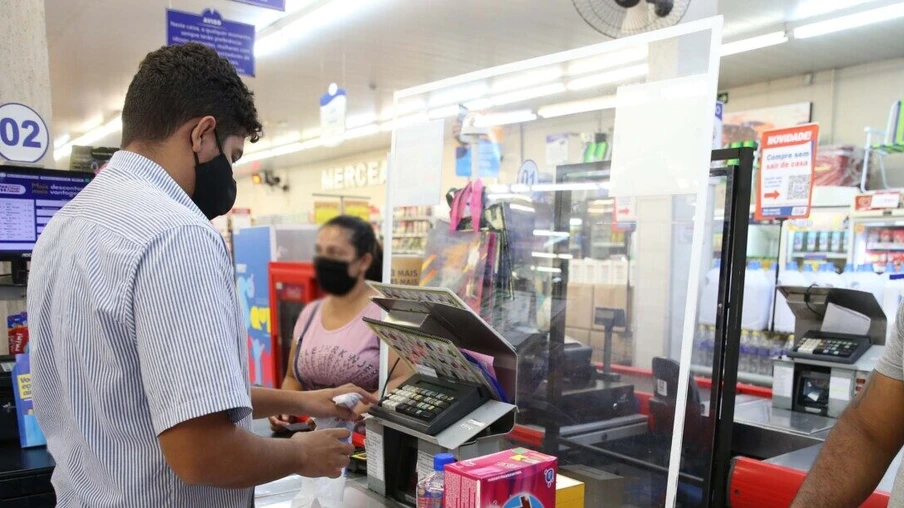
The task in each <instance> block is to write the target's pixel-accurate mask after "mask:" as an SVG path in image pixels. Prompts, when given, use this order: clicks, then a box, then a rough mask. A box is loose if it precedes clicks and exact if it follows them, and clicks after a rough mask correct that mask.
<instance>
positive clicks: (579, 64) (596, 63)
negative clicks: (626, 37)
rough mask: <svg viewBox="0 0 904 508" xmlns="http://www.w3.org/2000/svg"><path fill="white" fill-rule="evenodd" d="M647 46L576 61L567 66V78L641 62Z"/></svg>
mask: <svg viewBox="0 0 904 508" xmlns="http://www.w3.org/2000/svg"><path fill="white" fill-rule="evenodd" d="M647 53H648V51H647V46H646V45H644V46H641V47H637V48H631V49H625V50H622V51H616V52H613V53H605V54H602V55H597V56H593V57H589V58H584V59H582V60H577V61H575V62H573V63H572V64H571V65H569V66H568V75H569V76H579V75H581V74H588V73H591V72H597V71H602V70H605V69H612V68H615V67H620V66H622V65H628V64H632V63H637V62H642V61H644V60H646V58H647Z"/></svg>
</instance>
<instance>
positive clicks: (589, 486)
mask: <svg viewBox="0 0 904 508" xmlns="http://www.w3.org/2000/svg"><path fill="white" fill-rule="evenodd" d="M562 472H563V473H565V474H567V475H568V476H569V477H570V478H573V479H575V480H579V481H581V482H583V483H584V504H585V505H586V506H593V507H600V508H602V507H606V506H621V505H622V502H623V500H624V497H625V479H624V478H623V477H621V476H616V475H614V474H612V473H607V472H606V471H602V470H599V469H595V468H592V467H590V466H584V465H568V466H562Z"/></svg>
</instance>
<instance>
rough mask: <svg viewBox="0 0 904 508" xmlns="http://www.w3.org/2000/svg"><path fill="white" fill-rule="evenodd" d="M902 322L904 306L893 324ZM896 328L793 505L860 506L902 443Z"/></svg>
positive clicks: (901, 350) (901, 347)
mask: <svg viewBox="0 0 904 508" xmlns="http://www.w3.org/2000/svg"><path fill="white" fill-rule="evenodd" d="M895 322H896V323H898V325H900V324H901V323H904V306H902V307H901V308H899V309H898V317H897V319H896V320H895ZM902 331H904V330H902V328H901V327H900V326H898V329H897V330H895V333H893V334H892V335H891V336H890V337H889V338H888V341H887V343H886V345H885V352H884V353H883V354H882V356H881V357H880V358H879V362H878V363H877V364H876V370H875V371H873V373H872V375H871V376H870V378H869V382H868V383H867V384H866V386H865V387H864V388H863V390H862V391H861V392H860V394H859V395H858V396H857V397H856V398H855V399H854V401H853V402H851V404H850V405H849V406H848V407H847V409H845V410H844V413H842V414H841V418H839V419H838V423H836V424H835V427H834V428H833V429H832V431H831V433H829V438H828V439H827V440H826V442H825V444H824V445H823V448H822V452H821V453H820V454H819V457H817V459H816V463H815V464H814V465H813V469H811V471H810V474H809V476H807V478H806V480H804V483H803V485H801V488H800V491H799V492H798V493H797V498H795V500H794V504H792V506H793V507H796V508H804V507H810V506H819V507H820V508H833V507H836V506H837V507H847V506H859V505H860V503H862V502H863V501H864V500H865V499H866V498H867V497H869V495H870V494H871V493H872V492H873V491H874V490H875V489H876V485H878V484H879V482H880V481H881V480H882V476H884V475H885V471H886V470H887V469H888V465H889V464H890V463H891V461H892V459H894V457H895V455H897V453H898V450H900V449H901V446H902V445H904V425H902V424H901V422H904V337H902Z"/></svg>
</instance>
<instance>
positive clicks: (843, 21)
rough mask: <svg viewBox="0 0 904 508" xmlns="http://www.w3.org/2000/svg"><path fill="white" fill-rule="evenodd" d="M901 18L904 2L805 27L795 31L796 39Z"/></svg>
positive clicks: (903, 11)
mask: <svg viewBox="0 0 904 508" xmlns="http://www.w3.org/2000/svg"><path fill="white" fill-rule="evenodd" d="M900 17H904V2H899V3H896V4H893V5H889V6H886V7H879V8H876V9H870V10H868V11H863V12H858V13H856V14H849V15H847V16H839V17H837V18H833V19H828V20H826V21H819V22H816V23H810V24H808V25H803V26H800V27H797V28H795V29H794V37H795V38H796V39H807V38H810V37H817V36H820V35H826V34H830V33H835V32H840V31H842V30H848V29H850V28H858V27H862V26H866V25H871V24H873V23H879V22H881V21H889V20H892V19H897V18H900Z"/></svg>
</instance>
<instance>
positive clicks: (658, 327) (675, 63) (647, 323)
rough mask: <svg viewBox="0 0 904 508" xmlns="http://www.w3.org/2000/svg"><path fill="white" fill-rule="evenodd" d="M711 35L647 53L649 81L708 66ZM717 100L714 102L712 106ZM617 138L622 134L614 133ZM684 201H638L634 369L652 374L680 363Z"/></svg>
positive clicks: (697, 0) (707, 4)
mask: <svg viewBox="0 0 904 508" xmlns="http://www.w3.org/2000/svg"><path fill="white" fill-rule="evenodd" d="M717 13H718V0H694V1H693V2H691V3H690V6H689V7H688V11H687V13H686V14H685V16H684V18H683V19H682V22H686V21H694V20H698V19H704V18H707V17H710V16H714V15H716V14H717ZM709 42H710V35H709V33H698V34H692V35H688V36H684V37H681V38H679V39H671V40H667V41H660V42H655V43H653V44H651V45H650V48H649V57H648V61H649V65H650V72H649V80H650V81H658V80H662V79H668V78H673V77H678V76H687V75H689V74H693V73H694V71H696V72H705V71H706V70H707V67H708V66H709ZM715 100H716V98H715V97H713V101H715ZM615 136H618V132H616V133H615ZM683 201H684V200H683V199H682V198H681V197H679V198H667V199H663V198H662V197H648V198H639V199H638V200H637V233H635V234H636V235H637V240H636V242H637V243H636V245H637V251H636V264H635V274H636V276H635V280H636V284H637V285H636V287H635V288H634V304H635V306H634V316H635V318H634V322H635V323H636V325H635V329H634V332H635V335H634V346H635V347H634V365H635V366H637V367H642V368H650V367H651V365H652V361H653V358H654V357H657V356H665V357H671V358H675V359H677V358H678V355H677V353H678V351H679V350H680V345H681V344H680V340H681V325H682V323H683V319H682V316H683V313H684V301H685V298H684V294H685V290H686V288H687V268H688V263H689V262H690V244H689V243H687V242H682V241H681V239H682V238H683V237H684V235H678V234H676V232H678V228H680V227H681V226H680V225H677V224H676V223H678V222H680V223H684V224H687V225H688V227H690V228H692V221H693V209H692V208H690V207H688V206H686V204H684V203H683Z"/></svg>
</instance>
